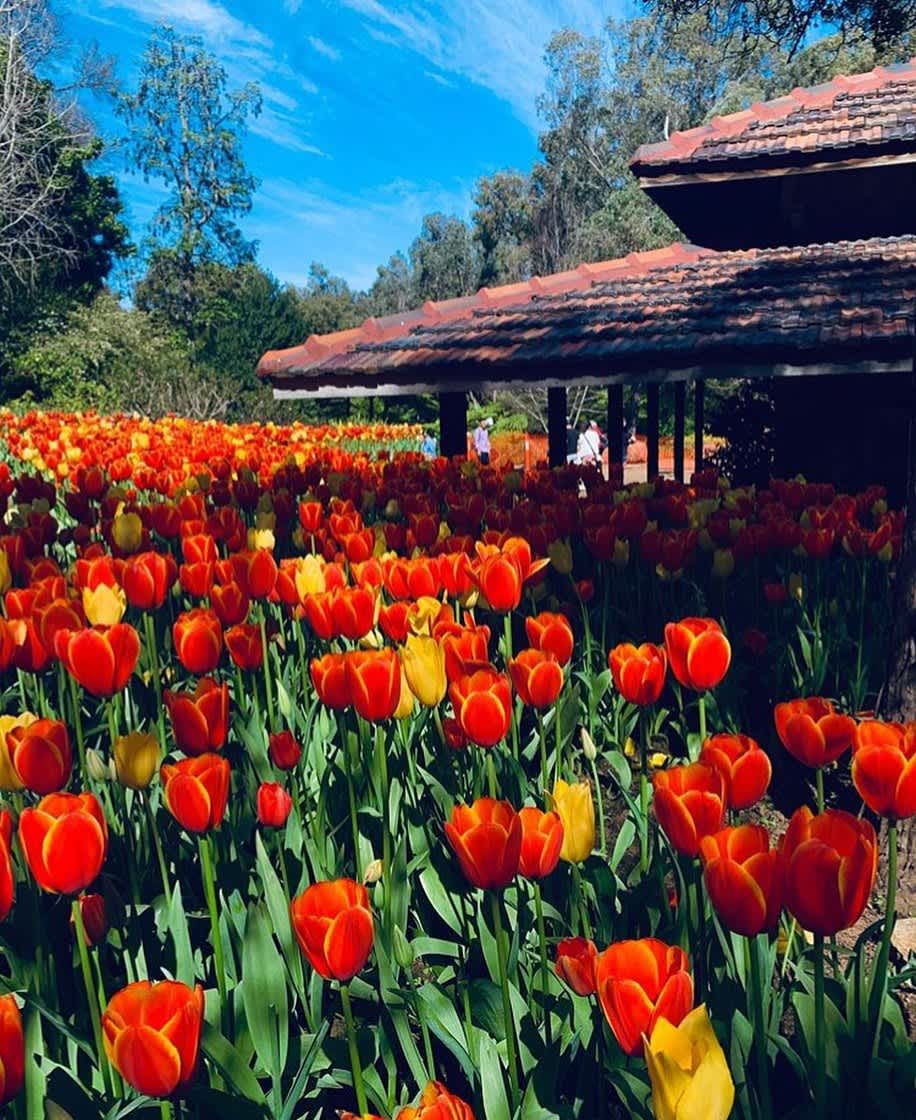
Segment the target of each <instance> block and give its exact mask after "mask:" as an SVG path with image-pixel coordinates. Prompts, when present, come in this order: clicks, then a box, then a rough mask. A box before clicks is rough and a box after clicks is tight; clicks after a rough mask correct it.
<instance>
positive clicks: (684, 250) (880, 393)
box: [258, 59, 916, 489]
mask: <svg viewBox="0 0 916 1120" xmlns="http://www.w3.org/2000/svg"><path fill="white" fill-rule="evenodd" d="M631 166H632V169H633V172H634V174H635V175H636V176H637V178H638V180H639V182H640V185H641V186H642V187H643V189H645V190H646V191H647V192H648V194H649V195H650V197H652V198H653V199H654V200H655V201H656V202H657V203H658V205H660V206H661V207H662V208H663V209H664V210H665V211H666V212H667V213H668V214H669V215H670V216H671V218H672V219H673V220H674V221H675V222H676V223H677V224H678V226H679V227H680V229H681V230H683V232H684V234H685V235H686V236H687V237H688V238H690V243H681V242H676V243H675V244H673V245H669V246H667V247H665V248H662V249H655V250H651V251H648V252H642V253H631V254H629V255H628V256H626V257H623V258H620V259H618V260H612V261H604V262H600V263H596V264H583V265H581V266H580V267H579V268H577V269H574V270H571V271H568V272H562V273H558V274H555V275H552V276H545V277H533V278H532V279H530V280H526V281H523V282H520V283H516V284H509V285H504V286H501V287H495V288H482V289H481V290H480V291H478V292H477V293H475V294H474V295H470V296H467V297H463V298H460V299H452V300H445V301H440V302H428V303H426V304H424V305H423V306H422V307H419V308H417V309H415V310H412V311H408V312H405V313H403V314H397V315H390V316H385V317H382V318H374V319H367V320H366V321H365V322H364V323H363V324H362V325H361V326H359V327H355V328H353V329H351V330H345V331H337V332H335V333H332V334H326V335H318V336H316V335H313V336H311V337H310V338H309V339H307V340H306V342H304V343H303V344H302V345H301V346H297V347H294V348H292V349H289V350H280V351H270V352H268V353H267V354H265V355H264V356H263V358H262V359H261V361H260V363H259V365H258V374H259V376H260V377H262V378H265V379H267V380H268V381H269V382H270V384H271V385H272V387H273V392H274V395H275V397H277V398H278V399H295V398H304V397H312V398H328V397H356V396H366V395H376V396H382V397H384V396H397V395H405V394H417V393H437V394H438V395H439V402H440V446H441V450H442V453H443V454H445V455H464V454H466V448H467V442H466V441H467V404H466V400H467V393H468V392H469V391H474V390H479V391H485V390H492V389H502V388H508V387H512V386H516V385H529V386H530V385H531V384H537V385H541V386H545V387H547V389H548V402H549V407H548V413H549V448H550V461H551V463H552V464H559V463H562V462H564V461H565V457H566V390H567V388H568V387H570V386H574V385H584V384H590V385H598V386H607V388H608V419H607V431H608V434H609V438H610V440H611V448H610V454H611V456H612V459H613V457H615V456H617V457H618V458H619V456H620V454H621V451H622V448H621V446H620V445H621V442H622V435H623V425H622V411H623V386H624V385H635V386H641V387H644V391H645V393H646V406H647V409H646V411H647V419H648V450H649V462H648V471H649V477H650V478H651V477H653V476H654V475H655V474H656V473H657V471H658V447H659V434H658V417H659V394H660V392H662V391H665V392H668V391H670V392H672V393H673V396H674V415H675V438H674V467H675V476H676V477H683V470H684V428H685V413H686V408H687V387H688V384H690V385H692V390H693V391H692V397H693V400H692V404H693V409H694V414H695V433H696V436H695V438H696V443H697V446H696V453H695V461H696V463H697V464H700V463H701V462H702V458H703V454H702V453H703V411H704V383H705V382H706V381H707V380H709V379H713V378H765V379H773V380H772V382H771V384H772V386H773V387H774V388H773V393H774V396H775V400H776V418H777V419H776V429H777V430H776V440H777V460H778V461H777V468H778V469H783V470H791V472H792V473H794V472H796V471H798V470H801V471H804V472H806V473H808V474H809V475H810V476H811V477H822V478H830V479H832V480H834V481H837V482H838V483H840V484H841V485H861V483H862V482H864V481H865V480H868V481H877V482H884V483H885V484H889V485H890V486H891V487H892V488H894V489H899V487H900V485H901V484H902V477H903V464H904V459H905V452H906V440H905V431H906V422H907V409H908V400H909V398H908V396H907V391H908V383H909V379H908V378H906V377H901V376H900V374H901V373H903V372H907V371H910V370H911V369H912V365H913V341H912V336H913V308H914V300H916V208H914V206H913V202H912V200H913V199H914V198H916V59H914V60H913V61H911V62H910V63H907V64H904V65H900V66H889V67H878V68H877V69H875V70H872V71H870V72H869V73H867V74H858V75H855V76H852V77H840V78H836V79H834V80H833V81H831V82H828V83H825V84H823V85H820V86H814V87H811V88H808V89H795V90H793V91H792V92H791V93H790V94H788V95H787V96H785V97H780V98H778V99H776V100H774V101H769V102H764V103H759V102H758V103H755V104H753V105H751V106H750V108H748V109H745V110H743V111H742V112H739V113H734V114H730V115H729V116H723V117H716V118H713V119H712V120H711V121H710V122H709V123H708V124H706V125H703V126H702V127H700V128H694V129H690V130H688V131H685V132H678V133H674V134H672V135H671V136H670V137H668V138H667V139H666V140H664V141H662V142H661V143H658V144H650V145H644V146H643V147H642V148H640V149H639V151H638V152H637V153H636V155H635V156H634V158H633V160H632V165H631ZM669 386H670V388H669Z"/></svg>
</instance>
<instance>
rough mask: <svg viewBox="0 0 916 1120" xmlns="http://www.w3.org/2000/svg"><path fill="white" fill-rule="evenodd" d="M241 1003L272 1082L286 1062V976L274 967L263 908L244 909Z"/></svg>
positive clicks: (275, 955)
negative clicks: (245, 911)
mask: <svg viewBox="0 0 916 1120" xmlns="http://www.w3.org/2000/svg"><path fill="white" fill-rule="evenodd" d="M242 1005H243V1007H244V1008H245V1019H246V1022H247V1023H248V1030H249V1031H250V1033H251V1041H252V1042H253V1044H254V1048H255V1051H256V1052H257V1055H258V1058H259V1060H260V1061H261V1064H262V1065H263V1066H264V1068H265V1069H266V1070H267V1071H268V1072H269V1073H270V1076H271V1079H272V1080H273V1081H274V1082H275V1084H279V1081H280V1077H281V1075H282V1073H283V1069H284V1067H285V1065H286V1054H287V1043H288V1036H289V1002H288V1000H287V995H286V978H285V976H284V974H283V971H282V969H279V968H278V967H277V950H276V946H275V945H274V939H273V930H272V927H271V922H270V917H269V916H268V913H267V908H266V907H265V906H264V905H263V904H260V905H258V906H253V907H252V908H251V909H250V910H249V911H248V921H247V923H246V925H245V939H244V941H243V942H242Z"/></svg>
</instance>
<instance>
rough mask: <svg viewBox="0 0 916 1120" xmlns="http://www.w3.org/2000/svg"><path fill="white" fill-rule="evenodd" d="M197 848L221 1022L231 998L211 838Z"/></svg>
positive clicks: (203, 839)
mask: <svg viewBox="0 0 916 1120" xmlns="http://www.w3.org/2000/svg"><path fill="white" fill-rule="evenodd" d="M197 848H198V851H199V853H200V873H201V878H202V880H203V886H204V897H205V898H206V900H207V911H208V912H209V915H210V936H211V939H212V941H213V968H214V971H215V972H216V987H217V990H218V991H219V1000H220V1020H221V1021H225V1019H226V1017H227V1015H228V1011H229V997H228V991H227V988H226V967H225V961H224V957H223V936H222V934H221V933H220V929H219V911H218V909H217V905H216V879H215V877H214V875H213V854H212V852H211V849H210V837H209V836H198V838H197Z"/></svg>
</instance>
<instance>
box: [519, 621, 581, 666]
mask: <svg viewBox="0 0 916 1120" xmlns="http://www.w3.org/2000/svg"><path fill="white" fill-rule="evenodd" d="M525 632H526V633H527V635H528V641H529V642H530V644H531V645H532V646H533V647H534V649H542V650H544V651H546V652H547V653H552V654H553V655H554V657H555V658H556V659H557V661H559V662H560V664H561V665H568V664H569V662H570V661H571V660H572V655H573V649H574V647H575V640H574V638H573V631H572V626H570V624H569V619H568V618H567V617H566V615H565V614H557V613H555V612H553V611H541V613H540V614H538V615H535V616H534V618H526V619H525Z"/></svg>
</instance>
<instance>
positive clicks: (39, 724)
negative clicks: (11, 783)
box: [6, 719, 73, 796]
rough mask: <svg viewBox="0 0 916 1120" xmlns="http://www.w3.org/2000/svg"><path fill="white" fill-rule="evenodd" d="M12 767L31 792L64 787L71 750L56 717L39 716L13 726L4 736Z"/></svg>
mask: <svg viewBox="0 0 916 1120" xmlns="http://www.w3.org/2000/svg"><path fill="white" fill-rule="evenodd" d="M6 745H7V749H8V751H9V754H10V761H11V762H12V764H13V769H14V770H15V771H16V774H17V776H18V778H19V780H20V782H22V784H23V785H24V786H25V787H26V789H30V790H31V791H32V792H33V793H37V794H40V795H42V796H43V795H44V794H47V793H54V792H55V791H56V790H59V789H63V787H64V786H65V785H66V784H67V782H68V781H69V779H70V771H71V769H72V768H73V753H72V751H71V749H70V737H69V735H68V734H67V728H66V727H65V726H64V724H62V723H61V722H60V720H56V719H39V720H36V721H35V722H34V723H30V724H25V725H23V724H20V725H19V726H18V727H14V728H12V730H11V731H10V732H9V733H8V735H7V737H6Z"/></svg>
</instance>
